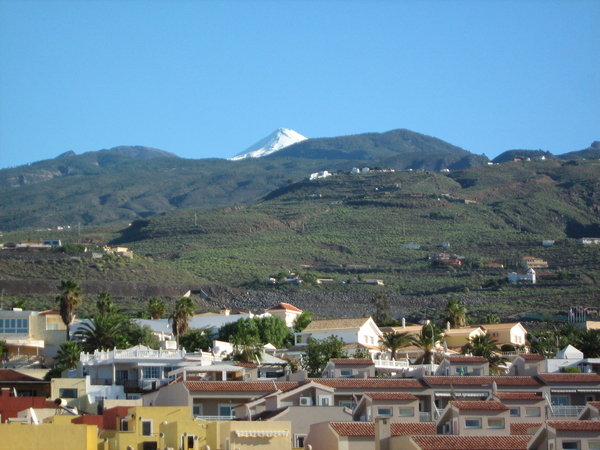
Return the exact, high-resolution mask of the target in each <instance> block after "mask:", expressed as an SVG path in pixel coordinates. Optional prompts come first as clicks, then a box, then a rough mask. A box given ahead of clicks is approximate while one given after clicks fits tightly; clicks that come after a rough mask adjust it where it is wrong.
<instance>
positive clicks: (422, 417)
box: [419, 412, 433, 422]
mask: <svg viewBox="0 0 600 450" xmlns="http://www.w3.org/2000/svg"><path fill="white" fill-rule="evenodd" d="M419 422H433V419H432V418H431V413H430V412H420V413H419Z"/></svg>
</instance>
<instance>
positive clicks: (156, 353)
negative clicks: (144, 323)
mask: <svg viewBox="0 0 600 450" xmlns="http://www.w3.org/2000/svg"><path fill="white" fill-rule="evenodd" d="M118 359H121V360H123V359H185V350H163V349H160V350H131V349H129V350H117V349H115V350H108V351H104V350H101V351H98V350H96V351H95V352H94V353H83V352H81V355H80V357H79V360H80V361H81V362H82V363H84V364H85V363H97V362H100V361H115V360H118Z"/></svg>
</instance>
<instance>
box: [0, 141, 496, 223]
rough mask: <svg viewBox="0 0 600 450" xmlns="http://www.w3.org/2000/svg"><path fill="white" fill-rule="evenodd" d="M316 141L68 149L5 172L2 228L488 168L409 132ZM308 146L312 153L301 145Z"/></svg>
mask: <svg viewBox="0 0 600 450" xmlns="http://www.w3.org/2000/svg"><path fill="white" fill-rule="evenodd" d="M311 141H313V140H310V139H309V140H306V141H303V142H301V143H299V144H295V145H292V146H290V147H287V148H284V149H283V150H280V151H278V152H276V153H274V154H272V155H270V156H268V157H265V158H257V159H254V158H249V159H245V160H242V161H228V160H225V159H202V160H190V159H181V158H178V157H166V156H169V155H172V154H169V153H168V152H164V151H162V150H156V149H151V148H148V147H125V146H124V147H116V148H114V149H111V150H102V151H98V152H88V153H84V154H82V155H73V154H72V153H71V152H67V153H65V154H63V155H61V157H59V158H56V159H52V160H47V161H40V162H37V163H33V164H30V165H26V166H20V167H17V168H14V169H4V170H0V229H2V230H5V231H6V230H18V229H26V228H29V229H40V228H55V227H57V226H64V225H71V226H77V225H78V224H82V225H101V224H110V223H120V224H123V223H128V222H131V221H132V220H136V219H139V218H144V217H148V216H151V215H153V214H157V213H162V212H168V211H172V210H175V209H179V208H191V207H202V208H205V207H207V208H212V207H220V206H225V205H235V204H244V203H248V202H251V201H254V200H256V199H258V198H260V197H261V196H264V195H266V194H267V193H268V192H270V191H272V190H273V189H276V188H279V187H282V186H284V185H286V184H288V182H289V180H295V181H297V180H301V179H303V178H306V177H307V176H308V175H309V174H310V173H312V172H316V171H320V170H333V171H337V170H344V171H350V169H351V168H352V167H354V166H360V167H363V166H365V165H370V166H373V167H374V166H378V165H381V166H384V167H391V168H394V169H398V170H399V169H404V168H408V167H414V168H416V169H417V168H419V169H420V168H426V169H432V170H436V169H438V168H448V167H450V168H464V167H468V166H470V165H476V164H482V163H485V162H486V161H487V158H485V157H483V156H477V155H473V154H471V153H469V152H467V151H465V150H462V149H460V148H458V147H455V146H452V145H450V144H448V143H445V142H443V141H440V140H439V139H436V138H432V137H429V136H424V135H421V134H418V133H412V132H410V131H407V130H395V131H391V132H388V133H382V134H377V133H370V134H367V135H358V136H348V137H340V138H331V139H318V140H316V142H315V143H312V144H310V142H311ZM305 143H309V144H308V147H298V146H300V145H305ZM292 147H294V148H295V150H293V149H292ZM306 149H309V150H306ZM319 155H320V156H319ZM149 157H151V158H152V159H146V158H149Z"/></svg>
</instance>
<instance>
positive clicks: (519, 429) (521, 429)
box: [510, 422, 542, 436]
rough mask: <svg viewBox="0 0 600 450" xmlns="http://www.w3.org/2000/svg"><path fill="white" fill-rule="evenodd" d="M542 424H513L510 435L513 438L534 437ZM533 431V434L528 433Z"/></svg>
mask: <svg viewBox="0 0 600 450" xmlns="http://www.w3.org/2000/svg"><path fill="white" fill-rule="evenodd" d="M541 425H542V424H541V423H523V422H519V423H511V424H510V434H511V435H512V436H518V435H521V436H533V435H534V434H535V433H536V432H537V429H538V428H539V427H540V426H541ZM530 429H533V430H532V433H531V434H530V433H528V432H527V430H530Z"/></svg>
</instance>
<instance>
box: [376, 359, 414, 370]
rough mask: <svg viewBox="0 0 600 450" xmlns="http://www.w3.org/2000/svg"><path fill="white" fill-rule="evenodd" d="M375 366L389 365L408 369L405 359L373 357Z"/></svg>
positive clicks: (408, 365)
mask: <svg viewBox="0 0 600 450" xmlns="http://www.w3.org/2000/svg"><path fill="white" fill-rule="evenodd" d="M373 362H374V363H375V367H390V368H398V369H408V368H409V367H410V364H409V362H408V361H406V360H405V359H401V360H398V361H394V360H391V359H374V360H373Z"/></svg>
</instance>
